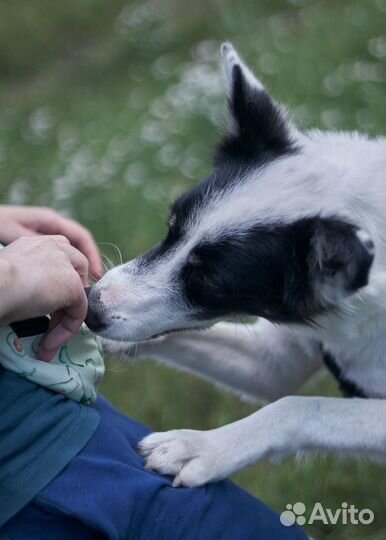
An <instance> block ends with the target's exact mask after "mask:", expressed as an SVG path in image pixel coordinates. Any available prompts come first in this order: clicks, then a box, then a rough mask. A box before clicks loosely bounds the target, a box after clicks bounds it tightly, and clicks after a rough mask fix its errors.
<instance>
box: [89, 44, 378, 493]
mask: <svg viewBox="0 0 386 540" xmlns="http://www.w3.org/2000/svg"><path fill="white" fill-rule="evenodd" d="M222 58H223V65H224V71H225V78H226V83H227V90H228V96H229V112H230V126H229V131H228V134H227V135H226V137H225V138H224V140H223V141H222V142H221V144H220V145H219V147H218V149H217V152H216V155H215V166H214V171H213V173H212V174H211V175H210V176H209V177H208V178H207V179H206V180H204V181H203V182H202V183H201V184H200V185H198V186H197V187H195V188H193V189H191V190H189V191H188V192H187V193H185V194H184V195H182V196H181V197H180V198H179V199H178V200H177V201H176V202H175V203H174V205H173V207H172V210H171V215H170V220H169V232H168V234H167V237H166V238H165V240H163V241H162V242H161V243H160V244H159V245H157V246H156V247H155V248H153V249H152V250H150V251H149V252H148V253H145V254H144V255H142V256H141V257H138V258H137V259H135V260H133V261H130V262H128V263H126V264H123V265H122V266H119V267H117V268H114V269H113V270H111V271H109V272H108V273H107V274H106V275H105V276H104V277H103V279H102V280H101V281H100V282H99V283H97V285H96V286H95V287H94V288H93V289H92V291H91V293H90V297H89V302H90V311H89V315H88V319H87V322H88V324H89V326H90V327H91V328H92V329H94V330H95V331H96V332H97V333H99V334H100V335H102V336H104V337H105V338H108V340H118V341H125V342H141V343H139V344H138V345H137V347H138V351H139V354H141V355H146V356H152V357H156V358H159V359H161V360H163V361H165V362H166V363H171V364H173V365H176V366H178V367H180V368H182V369H186V370H188V371H191V372H194V373H197V374H199V375H201V376H203V377H205V378H207V379H210V380H212V381H214V382H215V383H217V384H220V385H223V386H225V387H228V388H231V389H232V390H234V391H235V392H237V393H240V394H242V395H244V396H246V397H249V398H250V399H254V400H260V401H273V403H271V404H270V405H267V406H266V407H263V408H262V409H260V410H259V411H258V412H256V413H255V414H252V415H251V416H249V417H247V418H244V419H242V420H239V421H238V422H235V423H233V424H230V425H227V426H224V427H219V428H217V429H213V430H210V431H193V430H188V429H183V430H174V431H169V432H166V433H155V434H153V435H150V436H148V437H146V438H145V439H144V440H143V441H142V442H141V443H140V451H141V453H142V454H143V456H145V458H146V462H147V466H148V467H149V468H151V469H155V470H157V471H159V472H161V473H167V474H171V475H174V476H175V480H174V485H176V486H178V485H184V486H197V485H200V484H204V483H206V482H210V481H214V480H218V479H220V478H224V477H226V476H228V475H230V474H232V473H234V472H235V471H238V470H239V469H241V468H242V467H245V466H247V465H249V464H252V463H254V462H256V461H258V460H260V459H263V458H273V459H276V458H280V457H282V456H284V455H287V454H289V453H297V452H303V451H305V452H307V451H316V452H323V451H328V452H333V453H344V454H349V455H355V456H363V457H366V458H370V459H374V460H381V459H383V458H384V457H385V450H386V414H385V413H386V405H385V404H386V401H385V400H384V398H385V397H386V365H385V321H386V317H385V315H386V313H385V311H386V308H385V298H386V295H385V292H386V291H385V284H386V267H385V263H386V261H385V242H386V226H385V225H386V224H385V219H386V210H385V202H386V193H385V192H386V189H385V188H386V179H385V171H386V153H385V150H386V149H385V141H384V139H376V140H369V139H368V138H367V137H366V136H363V135H359V134H356V133H354V134H352V133H321V132H319V131H311V132H308V133H300V132H299V131H298V130H297V129H296V127H295V126H294V125H293V124H292V123H291V122H290V121H289V119H288V118H287V115H286V112H285V110H284V109H283V108H282V107H281V106H280V105H278V104H277V103H275V101H273V99H272V98H271V97H270V96H269V94H268V93H267V91H266V89H265V88H264V86H263V85H262V84H261V83H260V82H259V81H258V80H257V79H256V78H255V77H254V75H253V74H252V72H251V71H250V70H249V69H248V68H247V67H246V66H245V65H244V63H243V62H242V60H241V59H240V58H239V56H238V54H237V53H236V51H235V50H234V48H233V47H232V45H230V44H227V43H226V44H224V45H223V46H222ZM243 315H254V316H258V317H259V319H258V322H257V323H256V324H253V325H248V326H247V325H243V324H234V323H229V322H222V323H219V324H215V325H214V326H213V324H214V323H217V322H218V321H220V320H222V319H229V318H231V317H232V318H237V317H239V318H240V317H241V316H243ZM210 326H213V327H212V328H210V329H209V330H207V331H206V332H202V333H197V332H196V333H195V332H191V331H189V330H191V329H197V328H203V327H204V328H205V327H206V328H207V327H210ZM176 330H180V331H181V330H184V332H182V333H177V334H174V333H171V334H170V335H169V333H170V332H174V331H176ZM187 330H188V331H187ZM164 334H167V335H165V336H163V335H164ZM161 335H162V336H163V337H160V336H161ZM154 338H157V339H154ZM126 348H127V346H126ZM119 349H122V344H121V346H119ZM323 365H327V367H328V368H330V370H331V371H332V372H333V374H334V375H335V376H336V377H337V378H338V379H339V381H340V384H341V388H342V390H343V391H344V392H345V393H346V394H349V395H350V396H352V397H353V399H341V398H325V397H300V396H291V395H289V394H294V393H296V392H297V391H298V389H299V388H300V387H301V386H302V384H303V383H304V382H305V381H306V380H307V379H308V378H309V377H310V376H311V375H312V374H314V373H315V372H316V371H317V370H318V369H319V368H321V367H322V366H323ZM285 396H286V397H285ZM365 398H368V399H365Z"/></svg>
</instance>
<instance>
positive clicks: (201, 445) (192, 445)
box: [138, 429, 227, 487]
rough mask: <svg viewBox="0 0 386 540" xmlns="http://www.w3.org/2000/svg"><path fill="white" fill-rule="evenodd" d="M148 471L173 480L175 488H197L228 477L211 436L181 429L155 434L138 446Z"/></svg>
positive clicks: (202, 432)
mask: <svg viewBox="0 0 386 540" xmlns="http://www.w3.org/2000/svg"><path fill="white" fill-rule="evenodd" d="M138 451H139V453H140V454H141V455H142V456H143V457H144V459H145V462H146V468H147V469H150V470H156V471H158V472H159V473H161V474H170V475H172V476H174V481H173V486H174V487H177V486H186V487H196V486H201V485H203V484H207V483H208V482H212V481H214V480H220V479H222V478H224V477H225V476H227V473H226V471H223V470H221V463H219V462H221V459H219V458H220V456H219V455H218V452H217V451H216V446H215V445H213V444H211V438H210V434H209V433H208V432H204V431H194V430H191V429H178V430H173V431H166V432H165V433H153V434H152V435H148V436H147V437H145V438H144V439H143V440H142V441H141V442H140V443H139V445H138Z"/></svg>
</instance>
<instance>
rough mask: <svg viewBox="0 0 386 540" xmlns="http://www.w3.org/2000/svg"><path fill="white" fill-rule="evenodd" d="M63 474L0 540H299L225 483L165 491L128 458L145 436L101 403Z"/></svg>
mask: <svg viewBox="0 0 386 540" xmlns="http://www.w3.org/2000/svg"><path fill="white" fill-rule="evenodd" d="M95 407H96V408H97V410H98V411H99V413H100V416H101V422H100V425H99V427H98V429H97V431H96V432H95V433H94V435H93V436H92V438H91V439H90V441H89V442H88V443H87V445H86V446H85V447H84V448H83V450H82V451H81V452H80V453H79V454H78V455H77V456H76V457H75V458H74V459H73V460H72V461H71V462H70V463H69V465H67V467H66V468H65V469H64V470H63V471H62V472H61V473H60V474H59V475H58V476H57V477H56V478H55V479H54V480H53V481H52V482H51V483H50V484H49V485H48V486H47V487H46V488H45V489H44V490H43V491H41V492H40V494H39V496H38V497H36V498H35V499H34V500H33V501H32V502H31V503H30V504H28V505H27V506H26V507H24V508H23V509H22V510H21V511H20V512H19V513H18V514H17V515H15V516H14V517H13V518H12V519H11V520H10V521H8V522H7V523H6V524H5V526H4V527H3V528H2V529H1V530H0V540H3V539H7V540H180V539H181V540H305V539H306V535H305V534H304V532H303V531H302V530H300V529H299V528H298V527H297V526H291V527H285V526H283V525H281V523H280V521H279V516H278V515H277V514H276V513H275V512H274V511H273V510H271V509H270V508H268V507H267V506H265V505H264V504H263V503H262V502H260V501H258V500H257V499H255V498H254V497H252V496H251V495H249V494H248V493H247V492H245V491H244V490H242V489H241V488H239V487H237V486H236V485H235V484H233V483H232V482H230V481H223V482H218V483H216V484H210V485H207V486H204V487H201V488H193V489H191V488H173V487H172V486H171V479H170V478H169V477H165V476H160V475H158V474H156V473H154V472H150V471H146V470H145V469H144V467H143V461H142V459H141V458H140V456H139V455H138V454H137V452H136V451H135V448H136V445H137V443H138V441H139V440H140V439H141V438H142V437H144V436H145V435H147V434H148V433H149V430H148V429H147V428H146V427H144V426H143V425H141V424H139V423H138V422H135V421H134V420H131V419H129V418H127V417H126V416H124V415H122V414H121V413H119V412H118V411H117V410H116V409H114V408H113V407H112V406H111V405H110V404H109V403H108V402H107V401H106V400H104V399H103V398H99V399H98V401H97V403H96V405H95Z"/></svg>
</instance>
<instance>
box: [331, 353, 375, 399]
mask: <svg viewBox="0 0 386 540" xmlns="http://www.w3.org/2000/svg"><path fill="white" fill-rule="evenodd" d="M323 360H324V363H325V365H326V367H327V368H328V370H329V371H330V373H331V374H332V375H333V376H334V377H335V379H336V380H337V381H338V384H339V389H340V390H341V392H342V393H343V395H344V396H345V397H359V398H366V397H367V396H366V394H365V393H364V392H363V390H361V389H360V388H359V387H358V386H357V385H356V384H355V383H353V382H351V381H349V380H348V379H346V378H345V377H344V376H343V374H342V370H341V368H340V367H339V366H338V364H337V363H336V361H335V358H334V356H333V355H332V354H331V353H329V352H328V351H325V350H323Z"/></svg>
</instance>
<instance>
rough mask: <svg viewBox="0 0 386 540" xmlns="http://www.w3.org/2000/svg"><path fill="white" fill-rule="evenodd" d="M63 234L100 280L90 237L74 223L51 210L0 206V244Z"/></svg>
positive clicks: (96, 253) (100, 272)
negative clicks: (33, 237)
mask: <svg viewBox="0 0 386 540" xmlns="http://www.w3.org/2000/svg"><path fill="white" fill-rule="evenodd" d="M40 235H63V236H65V237H66V238H68V240H69V241H70V243H71V244H72V245H73V246H74V247H76V248H77V249H78V250H79V251H81V252H82V253H83V254H84V255H85V256H86V257H87V259H88V261H89V268H90V274H91V275H92V276H93V277H94V278H96V279H100V278H101V277H102V273H103V272H102V268H103V267H102V261H101V257H100V254H99V251H98V248H97V246H96V244H95V241H94V239H93V237H92V235H91V234H90V233H89V231H88V230H87V229H85V228H84V227H82V225H80V224H79V223H77V222H76V221H73V220H72V219H68V218H65V217H63V216H61V215H60V214H58V213H57V212H55V211H54V210H51V209H50V208H39V207H32V206H31V207H30V206H7V205H0V242H4V243H6V244H10V243H11V242H13V241H14V240H16V239H17V238H20V237H21V236H40Z"/></svg>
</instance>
